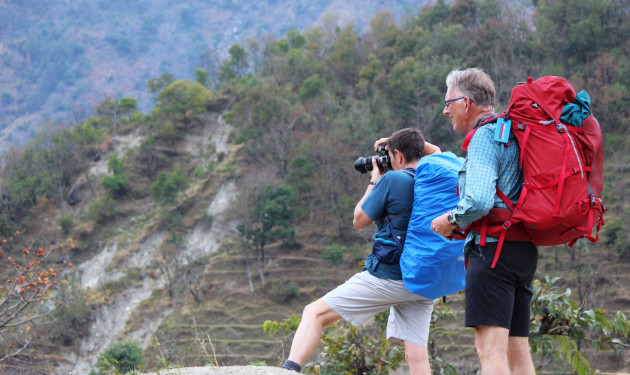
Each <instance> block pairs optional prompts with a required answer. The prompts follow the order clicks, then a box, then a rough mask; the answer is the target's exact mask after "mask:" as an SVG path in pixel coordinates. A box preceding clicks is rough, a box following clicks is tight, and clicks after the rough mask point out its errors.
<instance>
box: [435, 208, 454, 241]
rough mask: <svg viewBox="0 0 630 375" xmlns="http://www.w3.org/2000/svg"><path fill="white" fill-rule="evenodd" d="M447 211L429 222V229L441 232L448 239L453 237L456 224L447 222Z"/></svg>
mask: <svg viewBox="0 0 630 375" xmlns="http://www.w3.org/2000/svg"><path fill="white" fill-rule="evenodd" d="M447 216H448V212H446V213H444V214H442V215H440V216H438V217H436V218H435V219H433V221H432V222H431V230H432V231H434V232H435V233H437V234H441V235H442V236H444V237H446V238H447V239H449V240H452V239H453V230H454V229H455V228H457V225H453V224H451V223H449V222H448V219H447Z"/></svg>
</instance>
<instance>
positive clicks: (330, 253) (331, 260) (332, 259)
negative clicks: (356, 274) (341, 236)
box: [322, 244, 345, 266]
mask: <svg viewBox="0 0 630 375" xmlns="http://www.w3.org/2000/svg"><path fill="white" fill-rule="evenodd" d="M344 250H345V249H344V247H343V246H342V245H339V244H332V245H330V246H326V247H325V248H323V249H322V260H323V261H324V263H326V264H330V265H331V266H336V265H338V264H341V263H342V262H343V253H344Z"/></svg>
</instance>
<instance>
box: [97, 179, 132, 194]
mask: <svg viewBox="0 0 630 375" xmlns="http://www.w3.org/2000/svg"><path fill="white" fill-rule="evenodd" d="M101 183H102V184H103V187H104V188H105V190H107V191H109V192H110V193H112V194H113V195H117V196H120V195H122V194H124V193H125V191H127V187H128V186H129V179H128V178H127V177H125V176H122V175H116V174H115V175H111V176H105V177H103V180H102V181H101Z"/></svg>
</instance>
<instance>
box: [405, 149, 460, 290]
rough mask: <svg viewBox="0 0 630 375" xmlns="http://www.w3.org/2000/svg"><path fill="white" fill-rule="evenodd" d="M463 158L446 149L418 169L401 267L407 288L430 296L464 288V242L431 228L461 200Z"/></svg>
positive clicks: (421, 161)
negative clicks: (449, 238)
mask: <svg viewBox="0 0 630 375" xmlns="http://www.w3.org/2000/svg"><path fill="white" fill-rule="evenodd" d="M463 160H464V159H463V158H459V157H457V156H455V154H453V153H452V152H443V153H440V154H435V155H428V156H425V157H423V158H422V159H420V162H419V163H418V168H417V169H416V175H415V178H414V194H413V207H412V210H411V218H410V220H409V227H408V228H407V238H406V240H405V245H404V250H403V252H402V255H401V257H400V268H401V270H402V276H403V281H404V282H405V286H406V287H407V290H409V291H410V292H412V293H415V294H419V295H421V296H423V297H425V298H428V299H435V298H439V297H442V296H446V295H447V294H451V293H455V292H458V291H460V290H462V289H464V281H465V277H466V270H465V266H464V251H463V249H464V241H463V240H455V239H454V240H452V241H449V240H447V239H446V238H444V237H442V236H441V235H439V234H437V233H435V232H433V231H432V230H431V221H432V220H433V219H434V218H436V217H437V216H440V215H442V214H443V213H445V212H447V211H450V210H452V209H454V208H455V207H456V206H457V203H458V202H459V197H458V196H457V182H458V173H459V169H460V168H461V166H462V163H463Z"/></svg>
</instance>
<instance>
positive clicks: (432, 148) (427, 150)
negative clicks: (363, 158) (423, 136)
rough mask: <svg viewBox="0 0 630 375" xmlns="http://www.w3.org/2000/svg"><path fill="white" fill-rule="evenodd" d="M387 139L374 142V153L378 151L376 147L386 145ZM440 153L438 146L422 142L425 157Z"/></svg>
mask: <svg viewBox="0 0 630 375" xmlns="http://www.w3.org/2000/svg"><path fill="white" fill-rule="evenodd" d="M388 139H389V138H381V139H379V140H378V141H376V142H374V151H377V150H378V146H380V145H382V144H385V143H387V140H388ZM440 152H442V150H441V149H440V148H439V147H438V146H436V145H434V144H433V143H429V142H427V141H424V154H425V155H433V154H439V153H440Z"/></svg>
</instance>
